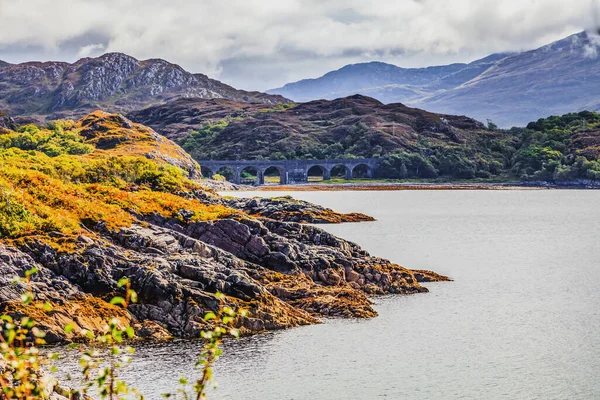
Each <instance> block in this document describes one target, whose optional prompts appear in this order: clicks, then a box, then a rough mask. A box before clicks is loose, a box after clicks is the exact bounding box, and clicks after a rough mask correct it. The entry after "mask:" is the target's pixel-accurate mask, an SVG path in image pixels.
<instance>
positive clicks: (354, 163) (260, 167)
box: [198, 158, 381, 185]
mask: <svg viewBox="0 0 600 400" xmlns="http://www.w3.org/2000/svg"><path fill="white" fill-rule="evenodd" d="M380 162H381V159H378V158H349V159H330V160H236V161H226V160H224V161H217V160H198V163H199V164H200V165H201V166H202V167H203V168H204V169H206V170H208V171H209V177H210V176H212V175H213V174H216V173H217V172H218V171H219V170H220V169H222V168H228V169H230V170H231V171H233V174H234V177H233V183H238V184H239V183H242V176H241V174H242V171H243V170H244V169H246V168H249V167H253V168H255V169H256V171H257V177H256V184H258V185H263V184H264V183H265V171H266V170H267V169H269V168H276V169H277V170H278V171H279V176H280V183H281V184H294V183H305V182H308V170H309V169H311V168H313V167H315V166H316V167H320V168H321V169H322V170H323V179H326V180H327V179H331V170H332V169H333V168H335V167H337V166H340V165H341V166H343V167H344V171H345V178H346V179H352V178H353V177H354V175H355V171H354V170H355V168H356V167H358V166H364V167H366V177H367V178H373V172H374V171H375V169H376V168H377V167H378V166H379V163H380Z"/></svg>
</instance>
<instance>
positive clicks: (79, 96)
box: [0, 53, 285, 119]
mask: <svg viewBox="0 0 600 400" xmlns="http://www.w3.org/2000/svg"><path fill="white" fill-rule="evenodd" d="M182 97H183V98H185V97H196V98H226V99H232V100H236V101H241V102H259V103H266V104H274V103H281V102H284V101H285V99H283V98H282V97H280V96H274V95H266V94H264V93H259V92H246V91H243V90H237V89H234V88H232V87H231V86H228V85H226V84H224V83H221V82H219V81H217V80H214V79H210V78H208V77H207V76H206V75H202V74H192V73H189V72H187V71H185V70H184V69H183V68H181V67H180V66H178V65H175V64H171V63H169V62H167V61H165V60H160V59H151V60H136V59H135V58H133V57H130V56H128V55H125V54H121V53H108V54H104V55H103V56H100V57H97V58H83V59H81V60H79V61H76V62H75V63H73V64H69V63H65V62H27V63H23V64H8V63H0V109H2V110H4V111H5V112H8V113H9V114H11V115H14V116H17V115H19V116H22V115H32V116H37V117H40V118H45V117H48V119H55V118H58V117H62V118H64V117H69V118H72V117H81V116H84V115H86V114H88V113H90V112H91V111H94V110H96V109H102V110H105V111H109V112H120V113H125V112H128V111H132V110H136V109H141V108H145V107H148V106H150V105H153V104H160V103H164V102H166V101H169V100H172V99H176V98H182Z"/></svg>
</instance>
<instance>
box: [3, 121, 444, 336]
mask: <svg viewBox="0 0 600 400" xmlns="http://www.w3.org/2000/svg"><path fill="white" fill-rule="evenodd" d="M7 125H8V124H7ZM60 126H61V128H60V129H57V128H56V126H55V125H52V126H51V127H47V128H43V127H42V129H41V130H40V132H41V134H43V137H48V136H52V135H58V136H60V135H64V136H65V137H68V138H70V140H73V141H74V142H75V143H77V146H75V145H74V144H69V146H71V147H74V148H76V149H77V150H76V151H67V152H66V153H64V154H61V155H59V156H54V155H48V153H50V152H49V151H47V147H40V148H38V149H35V150H28V151H23V150H21V149H19V147H18V142H15V141H11V142H10V143H17V144H15V145H14V146H6V145H4V147H5V148H4V149H2V150H0V156H1V157H3V160H4V162H3V163H2V164H1V167H0V188H1V189H2V190H1V191H0V193H1V196H0V222H1V223H2V224H1V226H0V308H1V311H2V312H4V313H9V314H13V315H30V316H32V317H34V318H35V319H36V320H37V321H38V322H39V324H40V325H41V327H42V328H43V329H44V330H45V331H46V332H47V337H46V338H47V341H48V342H49V343H60V342H65V341H76V340H82V339H83V335H82V333H83V332H85V330H89V331H92V332H101V331H102V330H103V329H104V327H105V325H106V323H107V321H108V320H110V319H111V318H114V317H117V318H119V319H120V320H121V321H122V323H123V324H131V325H132V326H133V327H134V329H135V332H136V335H137V336H138V337H139V338H151V339H166V338H170V337H179V338H194V337H198V335H199V333H200V331H201V330H202V329H203V328H205V327H206V325H207V322H206V321H204V319H203V316H204V315H205V313H206V312H208V311H210V310H215V309H216V308H217V307H218V304H219V302H218V300H217V299H216V298H215V293H216V292H221V293H223V294H225V300H224V301H225V302H226V303H227V304H229V305H231V306H233V307H243V308H245V309H247V310H248V311H249V314H248V316H246V317H240V318H239V319H238V321H237V324H238V326H239V327H240V329H241V331H242V333H243V334H252V333H257V332H262V331H265V330H275V329H284V328H289V327H294V326H299V325H306V324H314V323H318V322H319V320H320V318H321V317H345V318H365V317H374V316H376V315H377V313H376V311H375V310H374V309H373V307H372V304H371V301H370V300H369V297H370V296H374V295H383V294H412V293H421V292H426V291H427V289H426V288H425V287H423V286H421V284H420V282H426V281H433V280H447V278H446V277H443V276H440V275H437V274H434V273H431V272H428V271H411V270H408V269H406V268H403V267H402V266H400V265H397V264H394V263H392V262H390V261H388V260H385V259H381V258H378V257H375V256H371V255H370V254H369V253H367V252H366V251H365V250H363V249H361V248H360V247H359V246H358V245H356V244H353V243H351V242H348V241H346V240H344V239H341V238H338V237H336V236H334V235H331V234H329V233H327V232H326V231H324V230H322V229H320V228H318V227H315V226H312V225H306V224H305V223H339V222H356V221H368V220H372V219H371V218H370V217H368V216H366V215H362V214H340V213H336V212H335V211H333V210H330V209H326V208H322V207H319V206H316V205H313V204H310V203H306V202H302V201H297V200H294V199H291V198H289V197H282V198H275V199H259V198H255V199H233V198H226V197H221V196H219V195H217V194H216V193H215V192H214V191H213V190H212V189H210V188H206V187H204V186H202V181H198V180H196V178H197V177H198V176H200V175H199V174H200V172H199V171H200V170H199V166H198V165H197V164H196V163H195V162H193V160H191V158H190V157H189V156H188V155H187V154H186V153H185V152H183V151H182V150H181V148H180V147H179V146H177V145H175V144H174V143H173V142H171V141H169V140H167V139H165V138H163V137H161V136H159V135H157V134H156V133H154V131H152V130H151V129H150V128H147V127H144V126H142V125H139V124H134V123H132V122H131V121H129V120H127V119H125V118H123V117H121V116H119V115H111V114H105V113H100V112H97V113H94V114H91V115H89V116H87V117H84V118H83V119H81V120H80V121H78V122H76V123H63V124H62V125H60ZM11 128H13V127H12V126H8V127H6V128H4V131H3V132H4V133H3V134H2V135H0V137H4V138H6V139H7V140H5V141H4V142H3V143H8V139H11V140H12V139H14V138H15V137H19V136H20V135H24V134H29V133H27V132H30V133H31V132H36V131H35V129H33V128H28V130H27V131H26V132H25V133H24V132H22V131H19V132H15V131H12V130H11ZM60 137H61V138H62V139H61V140H63V139H64V137H63V136H60ZM64 140H66V139H64ZM60 143H64V142H60ZM69 143H70V142H69ZM71 147H69V148H71ZM82 149H85V151H83V150H82ZM82 153H83V154H82ZM107 160H108V161H107ZM42 164H43V165H44V167H43V168H41V167H40V165H42ZM65 165H67V166H70V168H71V169H68V170H67V169H65ZM73 171H77V172H76V173H75V172H73ZM32 183H35V184H32ZM53 186H55V187H53ZM58 218H60V220H59V221H57V219H58ZM34 267H35V268H36V269H37V270H38V272H37V273H36V274H34V275H33V279H32V282H31V284H30V287H31V290H32V291H33V292H34V294H35V295H36V301H37V302H38V303H40V304H41V303H45V302H49V303H50V304H52V306H53V307H52V310H51V311H46V309H45V308H41V307H35V306H33V307H32V306H27V307H25V306H23V305H22V304H21V301H20V294H21V293H22V292H23V291H24V290H25V287H24V285H23V284H19V285H14V284H12V283H11V282H12V278H13V277H14V276H24V275H25V272H26V271H27V270H30V269H31V268H34ZM124 277H126V278H129V280H130V282H131V287H132V289H133V290H135V291H136V292H137V293H138V295H139V302H138V303H136V304H131V305H129V307H128V308H127V309H126V310H124V309H122V308H119V307H117V306H114V305H111V304H110V303H109V299H110V298H112V297H113V296H115V295H117V294H119V293H120V292H121V289H120V288H119V287H118V284H117V283H118V281H119V280H120V279H121V278H124ZM66 324H72V325H73V326H74V329H73V330H72V332H69V333H66V332H65V330H64V329H63V328H64V326H65V325H66Z"/></svg>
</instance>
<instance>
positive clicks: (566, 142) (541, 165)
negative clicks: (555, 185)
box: [511, 111, 600, 182]
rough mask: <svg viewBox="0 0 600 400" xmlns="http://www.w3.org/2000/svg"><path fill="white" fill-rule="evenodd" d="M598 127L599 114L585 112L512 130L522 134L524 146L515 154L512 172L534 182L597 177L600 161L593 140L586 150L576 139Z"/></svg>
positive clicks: (596, 129) (599, 123)
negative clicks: (576, 142)
mask: <svg viewBox="0 0 600 400" xmlns="http://www.w3.org/2000/svg"><path fill="white" fill-rule="evenodd" d="M599 129H600V114H598V113H594V112H589V111H583V112H580V113H571V114H566V115H563V116H561V117H556V116H552V117H549V118H542V119H539V120H538V121H536V122H531V123H530V124H528V125H527V128H526V129H517V130H516V131H515V130H513V131H515V134H517V135H519V137H520V141H521V147H520V148H519V149H518V150H517V151H516V152H515V154H514V155H513V157H512V160H511V161H512V162H511V164H512V165H511V173H512V174H513V175H515V176H518V177H520V178H521V179H523V180H533V181H549V182H566V181H574V180H578V179H585V180H587V179H589V180H598V178H599V177H600V162H599V160H598V152H597V151H594V150H593V149H594V148H593V142H592V146H590V150H592V151H587V149H586V148H583V149H582V148H581V145H580V144H578V145H575V144H574V140H575V138H577V137H578V135H580V134H583V135H589V132H597V131H598V130H599ZM596 146H598V144H596ZM590 157H593V158H592V159H590Z"/></svg>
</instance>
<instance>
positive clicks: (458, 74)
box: [267, 53, 509, 103]
mask: <svg viewBox="0 0 600 400" xmlns="http://www.w3.org/2000/svg"><path fill="white" fill-rule="evenodd" d="M508 55H509V54H508V53H502V54H493V55H491V56H488V57H486V58H483V59H481V60H477V61H474V62H472V63H469V64H461V63H457V64H450V65H441V66H433V67H426V68H401V67H397V66H395V65H393V64H387V63H384V62H379V61H373V62H369V63H359V64H350V65H346V66H344V67H342V68H340V69H339V70H336V71H331V72H328V73H327V74H325V75H323V76H322V77H320V78H316V79H303V80H301V81H298V82H294V83H288V84H286V85H285V86H283V87H282V88H278V89H272V90H268V91H267V93H271V94H281V95H284V96H286V97H289V98H291V99H293V100H295V101H301V102H305V101H311V100H317V99H326V100H333V99H335V98H340V97H346V96H349V95H352V94H356V91H357V90H358V91H361V93H360V94H365V95H373V96H372V97H374V98H377V99H378V100H380V101H383V102H389V103H392V102H398V101H393V100H397V99H396V97H397V96H400V97H402V100H403V101H405V100H406V99H407V98H415V97H420V96H422V95H423V94H427V93H433V92H435V91H437V90H439V89H443V88H447V87H454V86H456V84H460V83H463V82H466V81H468V80H469V79H472V78H473V77H475V76H477V75H478V74H479V73H481V72H483V71H484V70H485V69H487V68H489V67H490V66H491V65H493V63H494V62H495V61H497V60H499V59H502V58H504V57H507V56H508ZM457 82H458V83H457ZM363 92H364V93H363ZM284 93H285V94H284ZM381 97H384V98H383V99H382V98H381ZM385 97H389V101H386V100H387V99H386V98H385Z"/></svg>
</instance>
